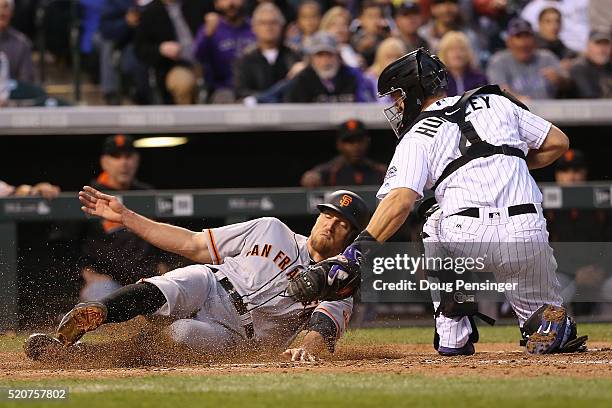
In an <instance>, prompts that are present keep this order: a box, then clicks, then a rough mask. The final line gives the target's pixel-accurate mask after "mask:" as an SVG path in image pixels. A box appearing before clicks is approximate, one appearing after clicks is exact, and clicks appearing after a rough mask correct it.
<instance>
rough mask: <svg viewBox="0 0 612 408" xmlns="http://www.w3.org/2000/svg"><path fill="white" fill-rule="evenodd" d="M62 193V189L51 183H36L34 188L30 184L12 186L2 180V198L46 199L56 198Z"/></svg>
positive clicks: (0, 187)
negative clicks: (39, 197)
mask: <svg viewBox="0 0 612 408" xmlns="http://www.w3.org/2000/svg"><path fill="white" fill-rule="evenodd" d="M59 193H60V188H59V187H58V186H55V185H53V184H51V183H47V182H42V183H36V184H34V185H33V186H32V185H29V184H21V185H19V186H12V185H10V184H8V183H6V182H4V181H2V180H0V197H9V196H13V197H33V196H41V197H44V198H55V197H57V195H58V194H59Z"/></svg>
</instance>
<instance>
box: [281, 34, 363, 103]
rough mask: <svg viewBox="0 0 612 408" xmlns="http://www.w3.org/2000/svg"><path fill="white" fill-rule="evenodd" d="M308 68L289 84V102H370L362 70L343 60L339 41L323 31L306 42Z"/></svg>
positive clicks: (287, 97) (286, 99)
mask: <svg viewBox="0 0 612 408" xmlns="http://www.w3.org/2000/svg"><path fill="white" fill-rule="evenodd" d="M305 50H306V54H307V56H308V66H307V67H306V68H304V70H303V71H302V72H300V73H299V74H298V75H297V76H296V77H295V78H293V80H292V81H291V84H290V85H289V88H288V90H287V93H286V94H285V101H286V102H293V103H312V102H370V101H372V95H371V93H370V88H369V87H368V84H367V81H366V80H365V78H364V77H363V74H362V73H361V71H359V70H358V69H355V68H351V67H348V66H346V65H344V64H343V63H342V61H341V60H340V55H339V53H338V49H337V47H336V39H335V38H334V37H333V36H332V35H330V34H328V33H325V32H323V31H319V32H317V33H315V34H313V35H311V36H310V37H309V38H308V39H307V41H306V43H305Z"/></svg>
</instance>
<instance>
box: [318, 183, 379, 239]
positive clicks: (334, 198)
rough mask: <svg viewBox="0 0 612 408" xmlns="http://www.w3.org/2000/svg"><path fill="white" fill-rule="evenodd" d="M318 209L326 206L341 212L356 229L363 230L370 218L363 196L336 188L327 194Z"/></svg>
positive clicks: (321, 209)
mask: <svg viewBox="0 0 612 408" xmlns="http://www.w3.org/2000/svg"><path fill="white" fill-rule="evenodd" d="M317 208H318V209H319V211H323V210H325V209H326V208H327V209H330V210H333V211H337V212H339V213H340V214H342V215H343V216H344V217H345V218H346V219H347V220H349V222H350V223H351V225H352V226H353V227H354V228H355V229H356V230H357V231H363V230H364V229H365V227H366V226H367V225H368V221H369V220H370V212H369V211H368V206H367V205H366V203H365V201H363V198H361V197H359V196H358V195H357V194H355V193H353V192H352V191H348V190H338V191H334V192H333V193H331V194H329V195H327V196H326V197H325V201H324V202H323V203H322V204H319V205H317Z"/></svg>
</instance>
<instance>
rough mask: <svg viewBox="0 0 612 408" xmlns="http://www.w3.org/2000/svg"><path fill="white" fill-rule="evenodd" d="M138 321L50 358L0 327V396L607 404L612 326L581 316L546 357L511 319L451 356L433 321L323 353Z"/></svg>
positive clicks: (357, 336) (216, 402)
mask: <svg viewBox="0 0 612 408" xmlns="http://www.w3.org/2000/svg"><path fill="white" fill-rule="evenodd" d="M138 330H139V331H138V332H133V331H131V328H130V327H129V326H128V327H110V328H109V329H107V330H104V331H103V332H101V333H99V334H98V333H97V334H96V335H95V336H91V335H90V336H89V337H86V338H85V339H84V344H85V346H84V347H83V349H82V350H81V352H80V353H78V355H76V354H71V355H57V356H55V357H56V358H54V359H51V361H48V362H46V363H40V362H32V361H29V360H28V359H27V358H26V357H25V355H24V354H23V352H22V351H21V343H22V342H23V339H24V336H21V335H4V336H2V337H0V388H2V389H3V390H2V395H1V396H0V406H21V407H22V406H24V405H23V401H15V400H13V401H9V400H8V399H7V395H8V394H7V390H8V389H34V388H36V389H45V388H61V387H64V388H67V389H68V398H67V399H66V400H63V401H59V402H58V401H44V402H43V401H38V402H35V404H36V406H42V405H46V404H48V405H49V406H54V407H58V406H75V407H76V406H78V407H81V408H82V407H84V406H85V407H87V408H92V407H98V406H100V407H107V406H142V407H145V406H155V407H160V406H180V407H181V408H185V407H191V406H194V407H195V406H214V407H225V406H229V407H234V406H236V407H242V406H249V407H258V406H273V405H275V406H278V405H284V406H287V407H302V406H304V407H306V406H319V405H324V406H351V407H358V406H410V407H421V406H422V407H433V406H446V407H448V406H452V407H462V406H469V407H480V406H483V407H484V406H487V407H495V408H498V407H506V406H529V407H540V406H542V407H545V406H551V407H553V406H554V407H565V406H572V407H578V406H584V407H598V406H601V407H610V406H612V325H609V324H606V325H602V324H589V325H587V324H583V325H580V327H579V330H580V333H583V334H588V335H589V336H590V341H589V350H588V351H587V352H584V353H578V354H560V355H550V356H530V355H526V354H525V353H524V352H523V351H522V349H521V348H520V347H519V345H518V339H517V337H518V336H517V334H518V330H517V329H516V327H496V328H488V327H485V328H483V329H482V330H481V342H480V343H478V345H477V353H476V354H475V355H474V356H470V357H453V358H448V357H440V356H438V355H437V354H436V353H435V352H434V350H433V348H432V346H431V343H430V342H431V331H432V330H431V329H430V328H403V329H359V330H354V331H351V332H349V333H348V334H347V336H346V337H345V338H344V339H343V340H342V342H341V343H340V344H339V345H338V349H337V352H336V354H335V355H334V356H333V358H327V359H325V360H324V361H320V362H316V363H290V362H287V361H285V360H283V358H282V357H280V356H278V355H277V354H266V355H261V354H257V355H254V354H252V353H247V352H245V353H243V354H239V353H238V355H236V354H234V355H230V356H216V357H213V358H211V357H204V356H196V355H193V354H190V353H189V351H186V350H180V349H177V348H175V347H172V346H170V345H168V344H164V343H163V342H160V341H155V340H154V339H153V338H152V337H150V336H148V335H143V334H142V329H141V328H140V329H138ZM510 339H517V341H514V342H509V340H510ZM30 403H34V402H32V401H29V402H28V404H30ZM28 406H30V405H28Z"/></svg>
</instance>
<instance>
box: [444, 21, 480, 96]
mask: <svg viewBox="0 0 612 408" xmlns="http://www.w3.org/2000/svg"><path fill="white" fill-rule="evenodd" d="M439 57H440V59H441V60H442V62H443V63H444V65H446V68H447V70H448V87H447V88H446V92H447V94H448V96H455V95H462V94H463V93H464V92H465V91H469V90H470V89H474V88H478V87H480V86H483V85H486V84H487V77H486V76H485V75H484V74H483V73H482V72H480V71H479V70H478V68H476V57H475V56H474V50H473V49H472V46H471V45H470V40H469V39H468V37H467V36H466V35H465V34H464V33H462V32H461V31H449V32H448V33H446V34H445V35H444V37H442V39H441V40H440V44H439Z"/></svg>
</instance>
